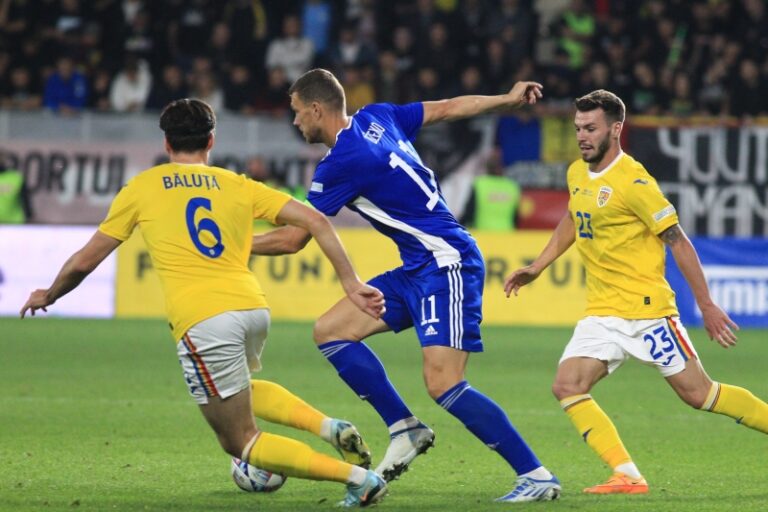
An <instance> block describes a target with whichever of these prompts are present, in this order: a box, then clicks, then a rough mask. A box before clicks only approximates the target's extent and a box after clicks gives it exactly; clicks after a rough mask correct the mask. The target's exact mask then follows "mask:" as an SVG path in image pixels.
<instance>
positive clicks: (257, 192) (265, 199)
mask: <svg viewBox="0 0 768 512" xmlns="http://www.w3.org/2000/svg"><path fill="white" fill-rule="evenodd" d="M247 183H248V184H249V186H250V187H251V201H252V204H253V218H254V219H265V220H268V221H269V222H271V223H272V224H277V215H278V214H279V213H280V210H282V209H283V206H285V205H286V203H288V201H290V200H291V199H292V198H291V196H289V195H288V194H286V193H285V192H280V191H279V190H275V189H273V188H272V187H268V186H267V185H265V184H263V183H262V182H260V181H253V180H248V182H247Z"/></svg>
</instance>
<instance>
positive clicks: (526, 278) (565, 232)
mask: <svg viewBox="0 0 768 512" xmlns="http://www.w3.org/2000/svg"><path fill="white" fill-rule="evenodd" d="M575 236H576V228H575V227H574V225H573V218H572V217H571V214H570V213H568V212H566V214H565V215H564V216H563V218H562V219H560V222H559V223H558V224H557V227H556V228H555V231H554V232H553V233H552V237H551V238H550V239H549V242H547V245H546V246H545V247H544V249H543V250H542V251H541V254H539V255H538V256H537V257H536V259H535V260H534V261H533V263H531V264H530V265H528V266H526V267H523V268H520V269H517V270H515V271H514V272H512V273H511V274H510V275H508V276H507V278H506V279H505V280H504V293H506V295H507V297H509V295H510V294H511V293H512V292H514V293H515V296H517V292H518V291H519V290H520V288H522V287H523V286H525V285H527V284H528V283H530V282H532V281H534V280H535V279H536V278H537V277H539V275H540V274H541V273H542V272H543V271H544V269H546V268H547V267H548V266H549V265H551V264H552V262H553V261H555V260H556V259H557V258H559V257H560V255H562V254H563V253H564V252H565V251H567V250H568V248H569V247H570V246H571V245H572V244H573V241H574V237H575Z"/></svg>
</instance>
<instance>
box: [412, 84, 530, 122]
mask: <svg viewBox="0 0 768 512" xmlns="http://www.w3.org/2000/svg"><path fill="white" fill-rule="evenodd" d="M542 88H543V86H542V85H541V84H540V83H538V82H517V83H516V84H515V85H514V86H513V87H512V89H511V90H510V91H509V92H508V93H506V94H499V95H496V96H480V95H470V96H457V97H455V98H451V99H447V100H440V101H425V102H423V105H424V121H423V124H424V125H428V124H433V123H439V122H441V121H456V120H458V119H464V118H467V117H472V116H478V115H481V114H489V113H492V112H503V111H506V110H511V109H515V108H519V107H522V106H523V105H533V104H534V103H536V102H537V101H538V100H539V98H541V97H542V92H541V90H542Z"/></svg>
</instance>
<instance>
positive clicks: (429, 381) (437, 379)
mask: <svg viewBox="0 0 768 512" xmlns="http://www.w3.org/2000/svg"><path fill="white" fill-rule="evenodd" d="M461 380H462V376H456V375H452V374H449V373H446V372H444V371H439V369H433V370H432V371H425V372H424V384H425V386H426V387H427V393H428V394H429V396H430V397H431V398H432V400H437V399H438V398H440V397H441V396H443V395H444V394H445V392H446V391H448V390H449V389H451V388H452V387H454V386H455V385H456V384H458V383H459V382H461Z"/></svg>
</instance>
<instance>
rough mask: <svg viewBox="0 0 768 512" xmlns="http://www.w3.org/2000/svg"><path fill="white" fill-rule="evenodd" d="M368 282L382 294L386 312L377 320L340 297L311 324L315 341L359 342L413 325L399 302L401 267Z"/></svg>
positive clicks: (401, 294) (401, 302)
mask: <svg viewBox="0 0 768 512" xmlns="http://www.w3.org/2000/svg"><path fill="white" fill-rule="evenodd" d="M368 283H369V284H370V285H371V286H375V287H376V288H378V289H379V290H381V292H382V293H383V294H384V300H386V311H385V312H384V315H383V316H382V318H381V319H380V320H376V319H374V318H371V317H370V316H368V315H367V314H365V313H363V312H362V311H360V310H359V309H358V308H357V306H355V305H354V304H353V303H352V301H351V300H349V299H348V298H347V297H344V298H343V299H341V300H340V301H339V302H337V303H336V304H335V305H334V306H333V307H332V308H331V309H329V310H328V311H327V312H326V313H325V314H323V316H321V317H320V318H319V319H318V320H317V322H316V323H315V329H314V338H315V343H318V344H322V343H327V342H329V341H336V340H353V341H359V340H362V339H363V338H367V337H368V336H371V335H372V334H376V333H379V332H385V331H389V330H393V331H395V332H400V331H401V330H403V329H407V328H408V327H410V326H411V325H413V323H412V321H411V317H410V313H409V312H408V308H407V306H406V304H405V302H404V301H403V290H404V288H406V287H407V286H408V283H407V282H406V281H405V278H404V275H403V271H402V268H397V269H394V270H390V271H388V272H385V273H383V274H380V275H378V276H376V277H374V278H373V279H371V280H370V281H368Z"/></svg>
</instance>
